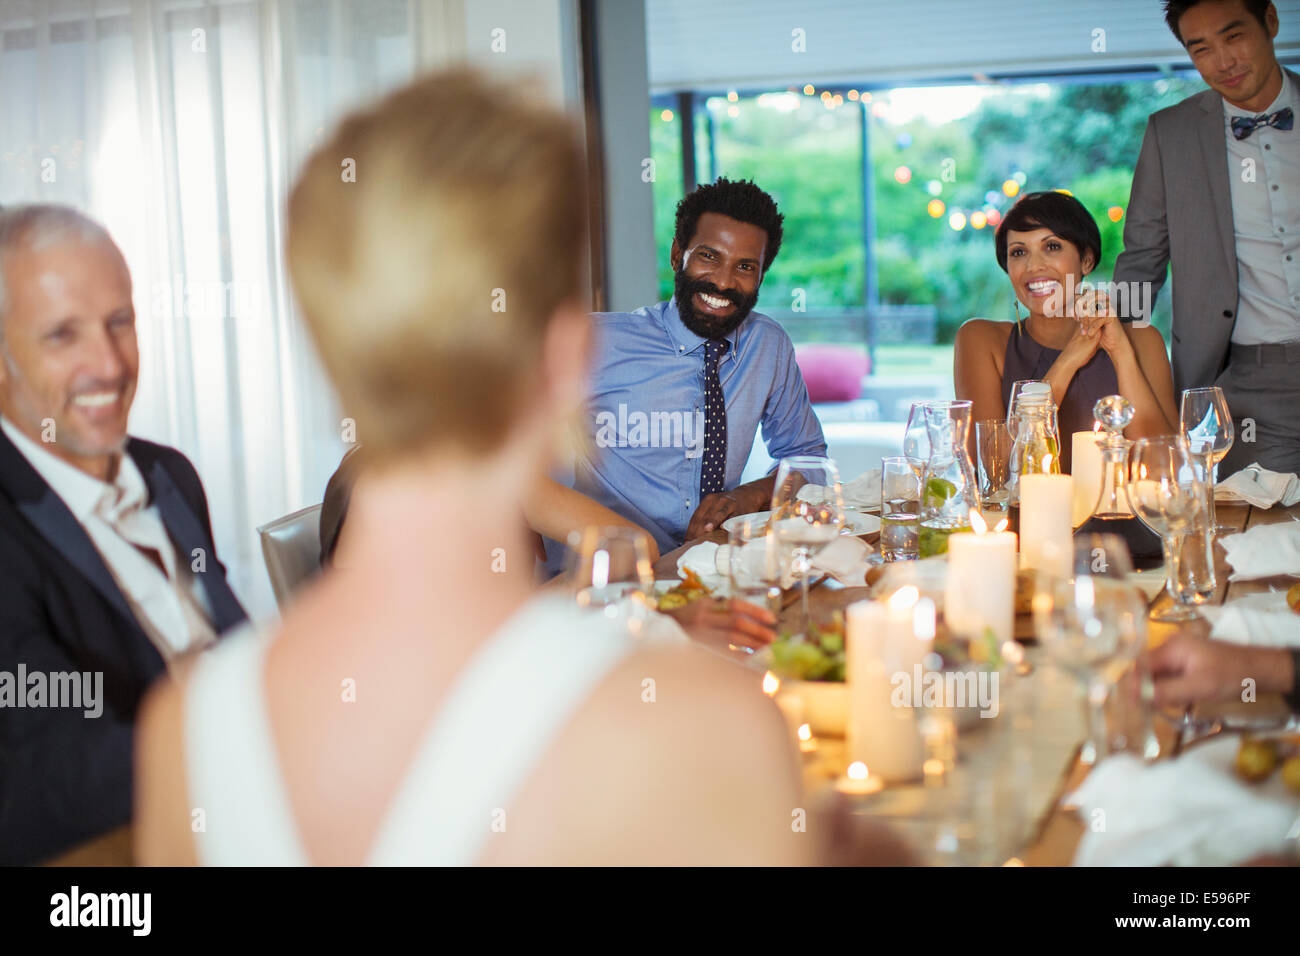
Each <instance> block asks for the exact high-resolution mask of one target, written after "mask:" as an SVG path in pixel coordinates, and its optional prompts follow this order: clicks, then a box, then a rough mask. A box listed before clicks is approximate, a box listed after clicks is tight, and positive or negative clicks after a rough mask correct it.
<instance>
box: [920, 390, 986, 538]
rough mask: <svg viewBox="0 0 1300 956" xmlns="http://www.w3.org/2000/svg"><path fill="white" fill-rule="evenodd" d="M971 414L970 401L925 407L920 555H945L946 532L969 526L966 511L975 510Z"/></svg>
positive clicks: (958, 530) (976, 498) (976, 494)
mask: <svg viewBox="0 0 1300 956" xmlns="http://www.w3.org/2000/svg"><path fill="white" fill-rule="evenodd" d="M970 419H971V403H970V402H934V403H933V404H931V405H929V406H928V407H927V408H926V410H925V425H926V431H927V432H928V433H929V436H930V457H929V458H928V459H927V460H926V463H925V469H924V470H923V471H922V472H921V527H920V533H919V535H918V541H917V552H918V554H919V556H920V557H922V558H929V557H933V556H934V555H936V554H946V553H947V552H948V538H949V536H951V535H953V534H956V533H957V532H960V531H970V530H971V525H970V513H971V510H972V509H974V510H975V511H978V510H979V507H980V498H979V485H978V484H976V482H975V467H974V466H973V465H972V464H971V460H970V455H969V453H968V452H967V450H966V449H967V445H966V437H967V435H968V434H969V433H970Z"/></svg>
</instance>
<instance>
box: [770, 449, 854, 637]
mask: <svg viewBox="0 0 1300 956" xmlns="http://www.w3.org/2000/svg"><path fill="white" fill-rule="evenodd" d="M808 486H812V487H808ZM844 522H845V511H844V495H843V492H842V490H841V488H840V475H839V471H838V470H837V469H836V467H835V462H833V461H831V459H829V458H822V457H819V456H815V455H799V456H795V457H793V458H782V459H781V463H780V465H779V466H778V467H777V470H776V485H775V487H774V488H773V491H772V518H771V528H772V530H773V531H774V532H775V533H776V540H777V545H778V547H779V548H780V550H781V554H782V557H783V562H782V564H783V570H784V568H787V567H788V569H789V570H790V572H791V573H792V574H794V575H795V576H796V577H798V578H799V580H800V587H801V589H802V592H803V594H802V600H801V602H800V606H801V609H802V615H801V616H802V625H801V629H800V632H799V633H801V634H804V635H806V634H807V633H808V629H809V627H810V625H811V620H810V616H809V613H808V578H809V572H810V571H811V570H812V559H813V556H814V555H816V554H817V553H818V552H819V551H821V550H822V549H823V548H825V547H826V546H827V545H828V544H830V543H831V542H832V541H834V540H835V539H836V538H837V537H839V533H840V529H841V528H843V527H844Z"/></svg>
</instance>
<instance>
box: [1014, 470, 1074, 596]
mask: <svg viewBox="0 0 1300 956" xmlns="http://www.w3.org/2000/svg"><path fill="white" fill-rule="evenodd" d="M1073 496H1074V482H1073V481H1072V480H1071V479H1070V476H1069V475H1042V474H1032V475H1021V476H1020V567H1022V568H1025V569H1032V570H1037V571H1047V572H1048V573H1051V574H1058V575H1060V576H1061V577H1066V576H1068V575H1069V573H1070V565H1071V563H1072V561H1073V553H1074V549H1073V544H1072V538H1071V533H1072V529H1071V527H1070V506H1071V501H1072V499H1073Z"/></svg>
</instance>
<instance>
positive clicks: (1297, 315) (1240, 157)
mask: <svg viewBox="0 0 1300 956" xmlns="http://www.w3.org/2000/svg"><path fill="white" fill-rule="evenodd" d="M1287 106H1289V107H1291V108H1292V109H1293V110H1295V111H1296V112H1297V113H1298V114H1300V109H1298V108H1297V97H1296V89H1295V84H1294V83H1293V82H1292V80H1291V77H1290V76H1288V75H1287V73H1286V72H1285V71H1283V73H1282V90H1281V92H1280V93H1278V97H1277V99H1276V100H1274V101H1273V103H1272V104H1271V105H1270V106H1269V107H1268V109H1266V110H1264V111H1263V113H1264V114H1271V113H1274V112H1276V111H1277V110H1280V109H1282V108H1283V107H1287ZM1259 115H1261V114H1259V113H1251V112H1248V111H1246V110H1242V109H1238V108H1237V107H1235V106H1233V105H1232V104H1230V103H1229V102H1228V101H1227V100H1224V101H1223V125H1224V135H1225V136H1226V137H1227V141H1228V182H1229V183H1230V184H1231V195H1232V222H1233V232H1234V238H1235V239H1236V245H1237V277H1238V278H1237V293H1238V297H1239V298H1238V303H1237V321H1236V324H1235V325H1234V326H1233V330H1232V341H1233V342H1234V343H1236V344H1237V345H1262V344H1265V343H1270V342H1290V341H1294V340H1297V339H1300V126H1297V127H1295V128H1293V129H1290V130H1280V129H1276V128H1275V127H1272V126H1260V127H1257V128H1256V129H1255V131H1254V132H1252V133H1251V134H1250V136H1248V137H1247V138H1246V139H1243V140H1239V139H1237V138H1236V137H1235V136H1233V135H1232V118H1233V117H1234V116H1250V117H1254V116H1259ZM1296 118H1297V120H1300V115H1298V116H1297V117H1296ZM1247 160H1250V161H1251V162H1247ZM1250 168H1253V170H1254V180H1253V181H1249V182H1248V181H1243V178H1242V177H1243V175H1244V172H1245V170H1246V169H1250Z"/></svg>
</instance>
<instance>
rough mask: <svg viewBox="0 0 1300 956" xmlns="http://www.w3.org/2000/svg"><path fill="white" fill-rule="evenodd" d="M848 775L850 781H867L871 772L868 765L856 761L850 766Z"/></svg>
mask: <svg viewBox="0 0 1300 956" xmlns="http://www.w3.org/2000/svg"><path fill="white" fill-rule="evenodd" d="M847 773H848V777H849V779H850V780H866V779H867V777H868V776H869V775H870V771H869V770H867V765H866V764H864V763H863V762H862V761H861V760H855V761H853V763H851V764H849V769H848V771H847Z"/></svg>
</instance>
